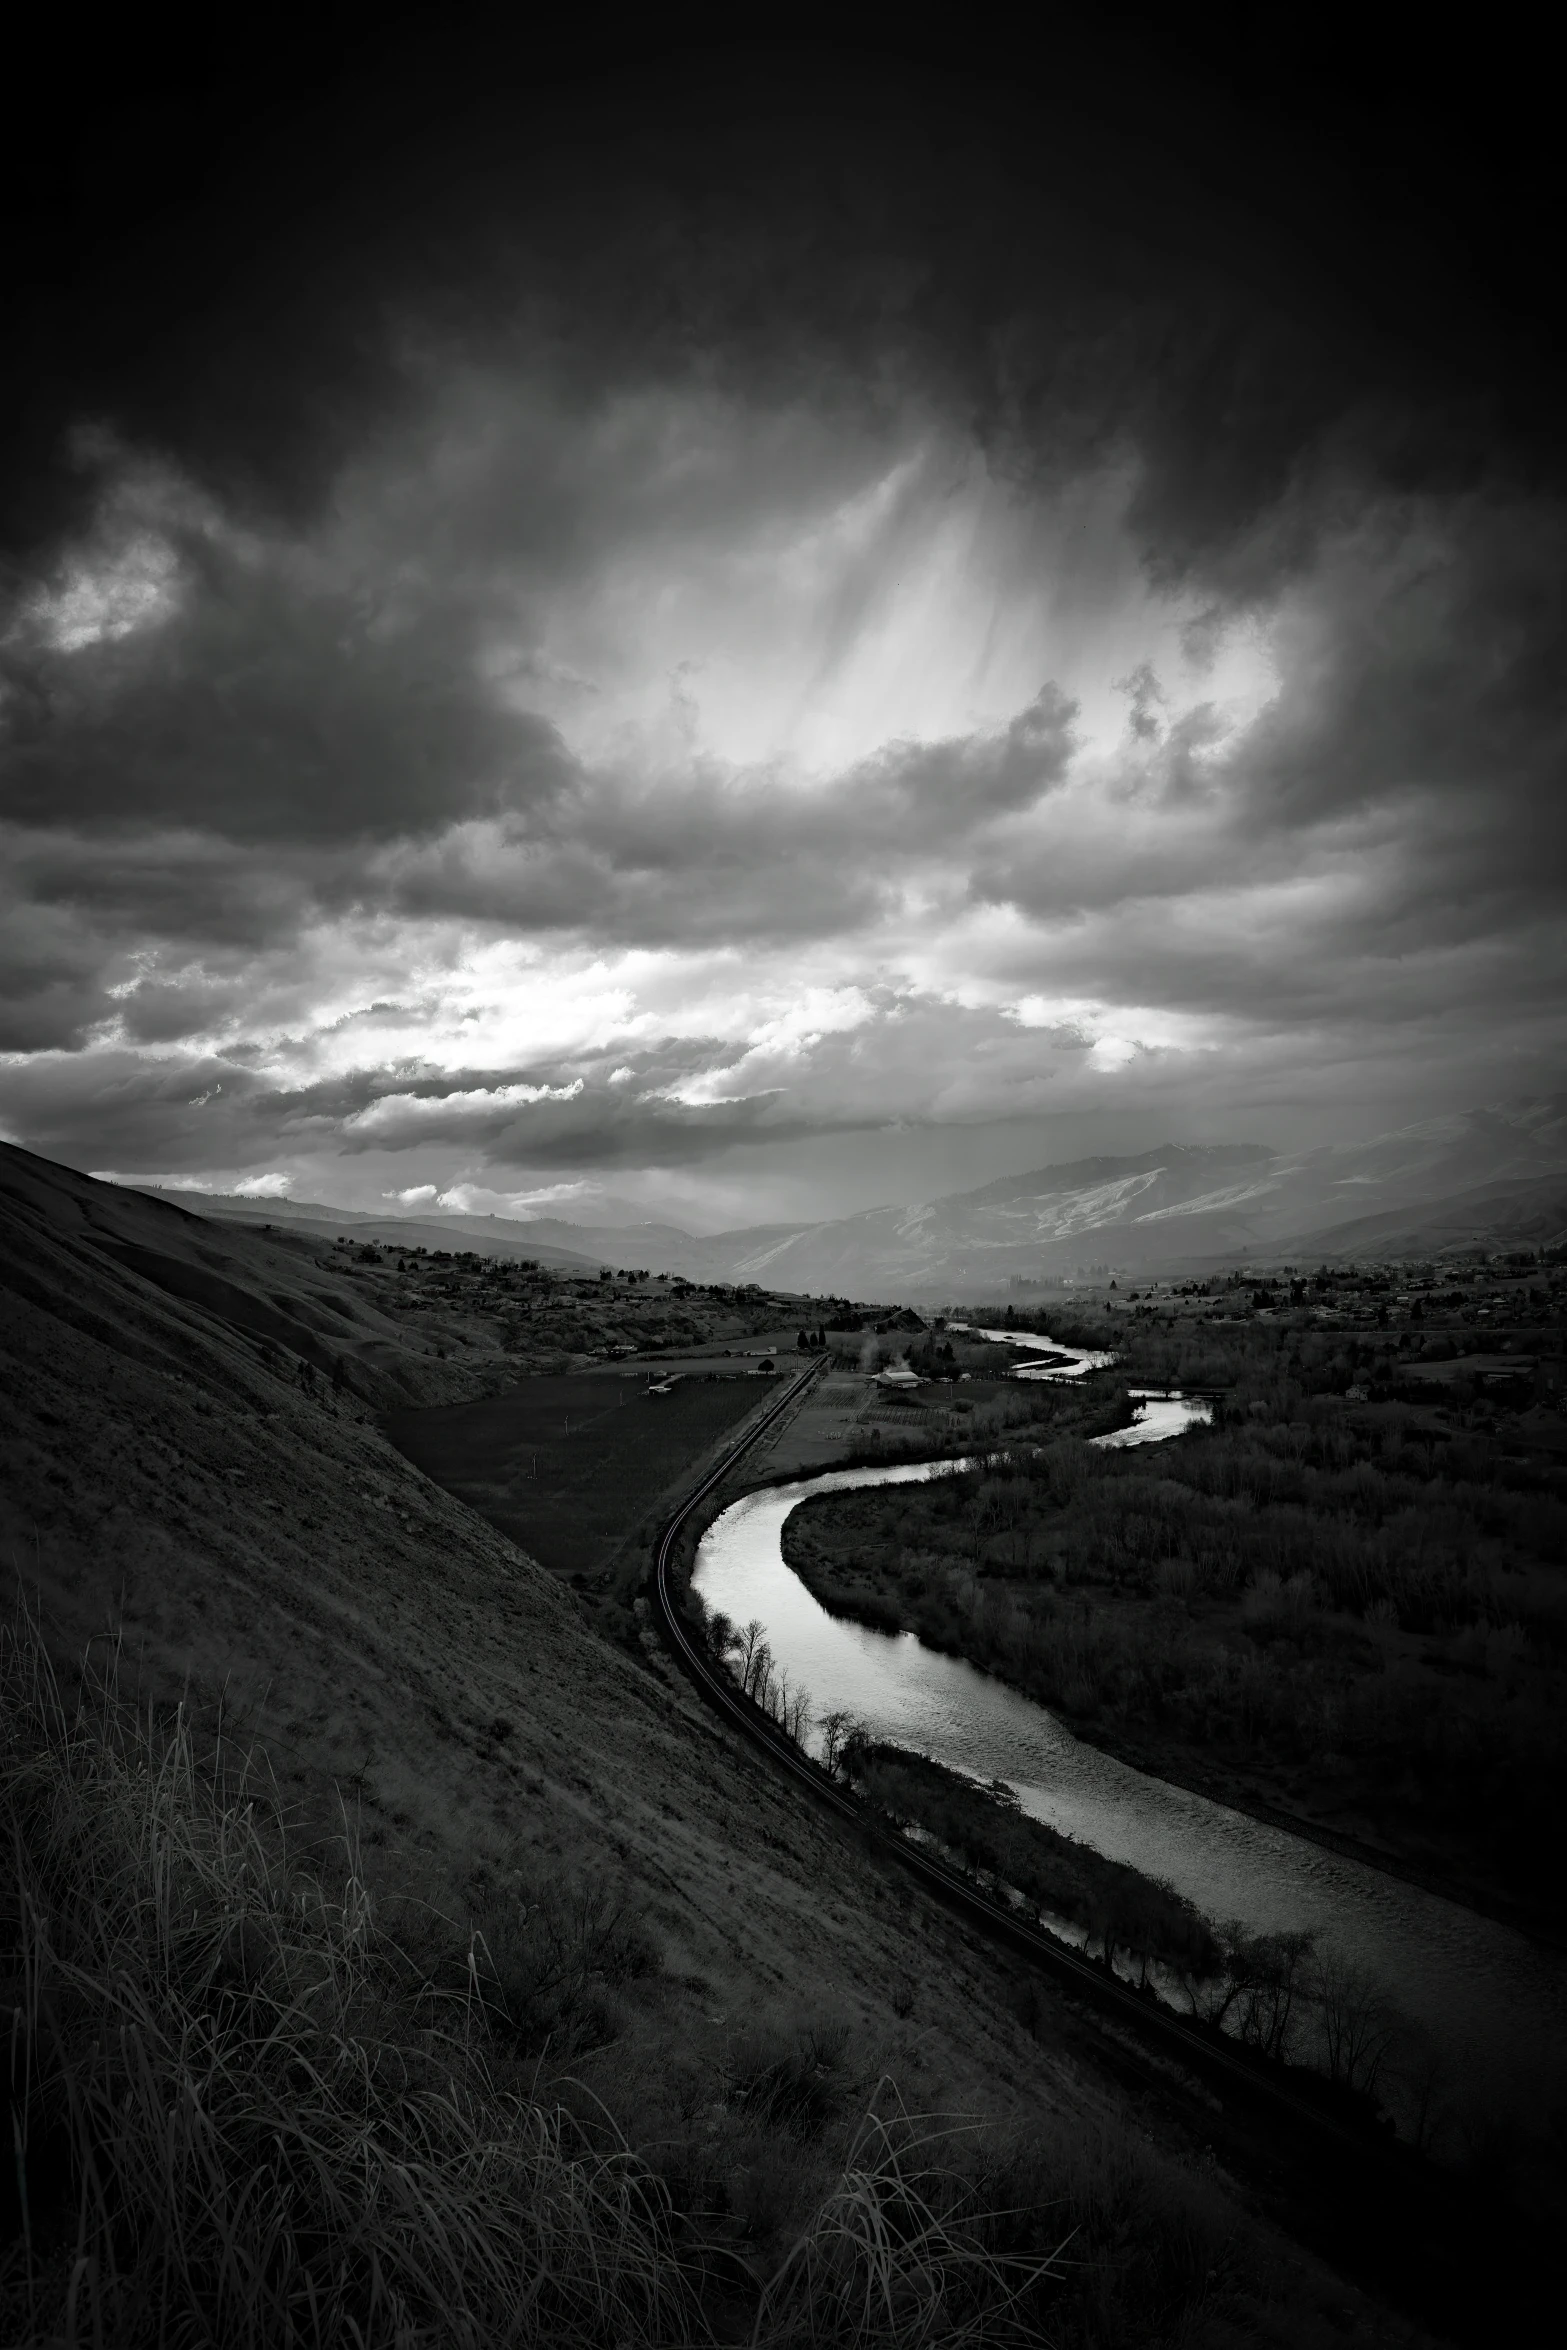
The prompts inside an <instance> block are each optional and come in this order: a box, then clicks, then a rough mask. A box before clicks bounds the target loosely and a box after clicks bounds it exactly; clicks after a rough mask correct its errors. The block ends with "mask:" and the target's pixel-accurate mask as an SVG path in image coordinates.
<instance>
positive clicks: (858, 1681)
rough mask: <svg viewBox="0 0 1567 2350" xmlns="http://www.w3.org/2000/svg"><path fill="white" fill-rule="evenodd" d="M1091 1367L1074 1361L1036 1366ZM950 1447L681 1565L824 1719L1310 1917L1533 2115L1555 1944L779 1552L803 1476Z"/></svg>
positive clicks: (1237, 1898)
mask: <svg viewBox="0 0 1567 2350" xmlns="http://www.w3.org/2000/svg"><path fill="white" fill-rule="evenodd" d="M983 1335H984V1336H986V1337H992V1336H994V1337H996V1338H1000V1339H1006V1340H1008V1341H1010V1342H1012V1343H1016V1344H1021V1345H1023V1346H1029V1345H1038V1346H1041V1347H1050V1348H1051V1349H1052V1352H1053V1353H1054V1354H1055V1355H1057V1356H1070V1357H1074V1358H1075V1357H1077V1356H1079V1355H1080V1354H1081V1352H1082V1350H1075V1349H1066V1348H1058V1347H1056V1346H1055V1344H1054V1342H1053V1341H1052V1340H1050V1339H1048V1338H1044V1337H1042V1336H1041V1335H1040V1334H1038V1333H1034V1332H1019V1331H996V1332H989V1331H986V1332H984V1333H983ZM1103 1367H1104V1361H1103V1360H1100V1361H1092V1360H1089V1359H1084V1360H1083V1361H1082V1363H1081V1367H1080V1368H1079V1366H1078V1363H1077V1361H1076V1360H1073V1361H1072V1362H1071V1363H1070V1364H1069V1366H1068V1367H1065V1368H1063V1367H1061V1366H1060V1365H1059V1364H1056V1365H1053V1366H1051V1368H1050V1374H1049V1375H1052V1376H1058V1377H1080V1376H1082V1375H1083V1372H1084V1371H1085V1370H1087V1369H1090V1368H1093V1369H1099V1368H1103ZM1024 1368H1025V1369H1026V1368H1027V1366H1024ZM1036 1375H1038V1374H1037V1373H1036ZM1206 1416H1207V1407H1206V1406H1202V1405H1194V1404H1193V1403H1192V1402H1190V1401H1189V1400H1188V1399H1185V1398H1181V1397H1176V1396H1163V1395H1160V1396H1149V1397H1146V1398H1144V1399H1143V1401H1142V1405H1141V1417H1140V1418H1139V1420H1138V1421H1137V1422H1135V1423H1134V1425H1133V1426H1132V1427H1131V1428H1126V1429H1120V1430H1117V1431H1116V1432H1115V1434H1114V1435H1113V1436H1110V1437H1100V1438H1099V1439H1097V1441H1098V1442H1099V1443H1100V1444H1127V1443H1150V1442H1156V1441H1160V1440H1163V1439H1166V1438H1168V1437H1169V1436H1172V1435H1175V1434H1177V1433H1179V1431H1180V1429H1182V1428H1185V1427H1188V1426H1190V1425H1192V1424H1193V1422H1194V1421H1196V1420H1199V1419H1201V1418H1204V1417H1206ZM963 1465H964V1464H962V1463H961V1462H951V1461H940V1462H925V1461H919V1462H906V1463H901V1464H899V1465H898V1466H896V1467H889V1468H882V1469H873V1468H857V1469H835V1470H829V1471H827V1472H826V1473H824V1474H822V1475H819V1476H815V1477H808V1478H803V1479H801V1480H800V1481H799V1482H797V1483H795V1484H792V1485H783V1486H771V1487H767V1488H764V1489H763V1490H762V1491H760V1492H757V1493H750V1494H747V1495H745V1497H744V1498H743V1499H742V1500H740V1501H737V1502H735V1503H733V1504H732V1505H731V1506H730V1507H729V1508H728V1509H726V1510H725V1511H724V1512H723V1513H722V1514H721V1515H720V1516H719V1517H718V1518H717V1519H715V1521H714V1522H713V1524H712V1525H711V1526H710V1527H709V1528H708V1530H707V1532H706V1534H705V1535H704V1536H703V1538H702V1542H701V1545H700V1548H699V1550H698V1553H697V1559H696V1566H695V1570H694V1574H693V1581H694V1583H695V1585H696V1587H697V1589H698V1591H699V1592H700V1593H701V1595H702V1598H703V1600H704V1601H705V1602H706V1603H707V1605H708V1606H709V1607H710V1608H719V1609H722V1610H723V1612H724V1614H725V1615H727V1616H728V1617H729V1618H730V1619H731V1620H732V1621H733V1622H735V1623H737V1624H744V1623H747V1622H749V1621H750V1620H751V1619H752V1618H753V1617H755V1618H759V1619H760V1621H761V1622H762V1624H763V1625H765V1627H766V1633H767V1639H768V1642H769V1644H770V1646H771V1648H772V1652H773V1655H774V1658H775V1659H776V1660H777V1662H778V1663H779V1664H780V1665H781V1666H782V1667H783V1668H784V1669H785V1670H786V1671H787V1673H788V1676H789V1679H790V1681H791V1682H792V1683H793V1684H794V1685H795V1686H796V1687H799V1686H800V1685H802V1684H803V1685H804V1687H805V1688H806V1689H808V1690H809V1692H810V1694H811V1699H812V1703H813V1706H814V1709H815V1712H816V1714H817V1716H818V1717H820V1716H822V1715H824V1714H826V1713H828V1712H830V1711H833V1710H835V1709H838V1708H842V1709H844V1710H845V1711H847V1712H849V1713H850V1714H852V1715H853V1716H854V1717H855V1718H856V1719H857V1720H858V1721H860V1722H863V1723H864V1725H865V1726H866V1728H867V1729H868V1730H869V1731H870V1732H871V1733H872V1735H873V1736H874V1737H877V1738H882V1739H887V1740H890V1741H892V1742H893V1743H895V1744H897V1745H900V1746H908V1747H912V1748H915V1749H917V1750H918V1751H919V1752H921V1753H924V1754H928V1755H930V1756H932V1757H933V1758H934V1759H935V1760H937V1761H939V1762H943V1763H946V1764H948V1765H949V1766H950V1767H952V1768H954V1769H956V1770H961V1771H966V1772H969V1773H971V1774H972V1775H973V1776H975V1777H976V1778H980V1779H984V1780H990V1779H1004V1780H1006V1781H1008V1782H1009V1783H1010V1784H1011V1785H1012V1786H1013V1787H1014V1788H1015V1789H1016V1790H1017V1795H1018V1799H1019V1802H1020V1803H1021V1805H1022V1808H1023V1809H1024V1811H1026V1812H1028V1813H1029V1814H1031V1816H1032V1817H1034V1818H1035V1819H1039V1820H1044V1821H1047V1822H1048V1823H1049V1825H1050V1826H1051V1827H1054V1828H1058V1829H1060V1830H1062V1831H1063V1832H1065V1833H1066V1834H1068V1835H1071V1836H1075V1837H1077V1838H1079V1839H1080V1840H1081V1841H1082V1842H1083V1843H1085V1844H1089V1845H1091V1846H1093V1847H1094V1849H1095V1850H1097V1851H1099V1852H1102V1853H1105V1854H1106V1855H1108V1856H1109V1857H1110V1858H1112V1859H1115V1860H1122V1861H1126V1862H1129V1863H1130V1864H1131V1866H1133V1867H1134V1868H1138V1869H1141V1870H1143V1871H1144V1872H1145V1873H1146V1874H1148V1875H1149V1876H1153V1877H1158V1878H1162V1879H1163V1880H1164V1882H1165V1883H1167V1884H1169V1885H1171V1886H1173V1887H1174V1888H1175V1889H1176V1891H1177V1892H1180V1893H1184V1894H1185V1895H1187V1896H1188V1898H1189V1899H1191V1900H1192V1901H1194V1902H1195V1903H1196V1905H1197V1906H1198V1908H1199V1909H1201V1910H1202V1911H1203V1912H1204V1914H1205V1915H1206V1916H1208V1917H1209V1918H1211V1919H1213V1920H1214V1921H1216V1922H1218V1923H1221V1924H1222V1923H1224V1922H1226V1921H1228V1920H1231V1919H1235V1920H1238V1921H1240V1922H1241V1923H1242V1924H1244V1925H1245V1926H1246V1927H1248V1928H1249V1929H1250V1930H1251V1931H1253V1932H1276V1931H1290V1930H1295V1929H1307V1930H1309V1931H1310V1932H1312V1933H1313V1934H1315V1935H1316V1937H1317V1941H1318V1945H1319V1947H1320V1948H1321V1949H1323V1950H1324V1951H1332V1952H1335V1953H1338V1954H1341V1955H1342V1956H1343V1957H1345V1958H1346V1959H1348V1960H1350V1961H1352V1962H1353V1963H1354V1964H1355V1965H1356V1966H1358V1967H1360V1968H1363V1969H1364V1970H1365V1971H1366V1972H1367V1973H1368V1974H1370V1975H1372V1976H1374V1977H1375V1978H1376V1979H1377V1980H1378V1981H1379V1982H1380V1983H1382V1984H1383V1985H1385V1986H1386V1988H1387V1990H1388V1991H1389V1993H1390V1995H1391V1996H1392V1998H1393V1999H1394V2000H1395V2002H1396V2004H1397V2006H1398V2007H1399V2009H1400V2011H1401V2012H1402V2013H1403V2014H1404V2015H1406V2016H1407V2017H1409V2018H1410V2019H1411V2021H1412V2022H1414V2023H1416V2024H1418V2025H1420V2026H1422V2027H1423V2028H1424V2029H1425V2031H1426V2032H1427V2033H1428V2034H1429V2035H1430V2037H1431V2040H1432V2042H1433V2043H1434V2044H1435V2045H1436V2047H1437V2048H1438V2049H1439V2050H1440V2052H1441V2055H1442V2059H1443V2064H1444V2069H1445V2071H1446V2073H1447V2075H1448V2078H1449V2080H1450V2082H1451V2084H1452V2087H1453V2089H1454V2091H1455V2092H1456V2093H1457V2094H1458V2095H1459V2096H1460V2098H1462V2099H1463V2100H1464V2101H1465V2102H1466V2103H1469V2104H1472V2105H1474V2106H1478V2107H1484V2108H1486V2109H1488V2110H1490V2111H1492V2112H1505V2113H1508V2114H1511V2115H1516V2116H1517V2117H1519V2118H1520V2119H1526V2120H1528V2121H1530V2122H1532V2123H1540V2122H1543V2121H1544V2120H1545V2119H1546V2118H1547V2116H1548V2114H1549V2112H1550V2109H1551V2107H1552V2106H1553V2104H1554V2103H1555V2102H1556V2100H1557V2099H1558V2098H1559V2096H1560V2093H1561V2088H1560V2085H1561V2083H1562V2082H1563V2081H1564V2080H1567V1968H1564V1966H1563V1963H1562V1961H1561V1960H1560V1959H1559V1958H1558V1957H1557V1956H1555V1955H1554V1954H1552V1953H1551V1952H1549V1951H1547V1950H1545V1949H1543V1948H1541V1947H1540V1946H1539V1945H1537V1944H1536V1943H1534V1942H1532V1941H1530V1940H1529V1939H1528V1938H1527V1937H1526V1936H1524V1935H1522V1934H1518V1933H1516V1932H1514V1931H1513V1930H1512V1929H1511V1928H1509V1927H1507V1926H1504V1925H1500V1924H1498V1923H1497V1922H1495V1921H1494V1920H1493V1919H1490V1918H1485V1917H1481V1916H1479V1915H1478V1914H1477V1913H1476V1912H1474V1911H1472V1910H1468V1909H1465V1908H1463V1907H1462V1906H1461V1905H1460V1904H1458V1903H1456V1902H1451V1901H1446V1900H1444V1899H1443V1898H1442V1897H1441V1896H1440V1895H1439V1894H1435V1893H1428V1892H1425V1891H1423V1890H1422V1889H1421V1888H1420V1887H1419V1886H1415V1885H1409V1884H1405V1883H1404V1882H1403V1881H1402V1880H1401V1879H1399V1878H1397V1877H1391V1876H1387V1875H1384V1874H1383V1872H1382V1871H1381V1870H1379V1869H1375V1868H1372V1867H1368V1866H1366V1865H1365V1864H1363V1863H1361V1862H1359V1861H1355V1860H1350V1859H1346V1858H1344V1857H1342V1856H1341V1855H1339V1854H1338V1853H1335V1852H1330V1851H1327V1850H1325V1849H1324V1848H1323V1847H1322V1846H1320V1845H1317V1844H1314V1843H1311V1842H1310V1841H1308V1840H1307V1839H1306V1838H1304V1837H1299V1836H1292V1835H1290V1834H1289V1833H1288V1832H1287V1831H1285V1830H1283V1829H1280V1828H1276V1827H1272V1826H1269V1825H1267V1824H1265V1823H1264V1822H1262V1821H1259V1820H1253V1819H1251V1818H1249V1817H1247V1815H1246V1814H1245V1813H1243V1812H1237V1811H1232V1810H1231V1809H1229V1807H1228V1806H1227V1805H1224V1804H1219V1803H1213V1802H1210V1801H1209V1800H1208V1799H1207V1798H1206V1797H1204V1796H1201V1795H1194V1794H1191V1793H1189V1792H1188V1791H1187V1790H1186V1789H1184V1788H1181V1787H1176V1786H1172V1785H1171V1784H1170V1783H1169V1782H1168V1781H1166V1780H1163V1779H1156V1778H1153V1777H1151V1776H1149V1775H1148V1774H1147V1773H1145V1772H1141V1771H1136V1770H1133V1769H1132V1768H1131V1767H1130V1765H1128V1764H1126V1763H1122V1762H1118V1761H1117V1760H1116V1759H1115V1758H1114V1757H1113V1756H1112V1755H1108V1754H1105V1753H1103V1752H1101V1750H1100V1749H1099V1748H1097V1747H1094V1746H1089V1745H1087V1744H1085V1743H1084V1742H1083V1741H1082V1740H1081V1739H1078V1738H1076V1737H1074V1736H1073V1735H1072V1733H1071V1731H1070V1730H1068V1729H1067V1728H1066V1727H1065V1726H1064V1725H1063V1724H1062V1723H1061V1722H1059V1721H1057V1720H1056V1718H1055V1716H1054V1715H1053V1714H1051V1713H1050V1712H1048V1711H1047V1709H1046V1708H1045V1707H1043V1706H1040V1705H1036V1704H1034V1702H1033V1701H1032V1700H1031V1699H1029V1698H1026V1697H1024V1696H1022V1695H1021V1694H1020V1693H1019V1692H1017V1691H1016V1690H1012V1689H1009V1688H1008V1687H1007V1686H1006V1685H1005V1683H1003V1682H1001V1681H997V1680H994V1679H992V1677H991V1676H990V1675H989V1674H987V1673H983V1672H981V1671H979V1670H978V1668H977V1667H975V1666H973V1665H970V1664H967V1663H965V1662H964V1661H963V1659H962V1658H960V1657H951V1656H943V1655H940V1654H939V1653H937V1652H936V1651H935V1650H933V1649H928V1648H926V1647H925V1645H924V1643H923V1642H922V1641H921V1640H920V1639H918V1637H917V1636H916V1635H915V1634H914V1633H912V1632H904V1633H897V1634H887V1633H883V1632H876V1631H872V1630H871V1629H870V1628H869V1627H868V1626H865V1625H861V1624H854V1623H850V1622H847V1621H845V1620H843V1619H840V1618H838V1617H835V1616H832V1615H829V1614H828V1612H827V1610H826V1609H825V1608H824V1607H822V1606H821V1605H820V1604H819V1603H818V1601H816V1600H815V1599H814V1598H813V1597H812V1596H811V1594H810V1592H808V1591H807V1590H806V1588H805V1586H804V1584H803V1583H802V1582H801V1581H800V1580H799V1578H798V1576H796V1575H795V1574H794V1573H793V1572H792V1571H791V1569H790V1568H789V1567H788V1566H786V1565H785V1563H784V1558H783V1553H782V1548H781V1536H782V1532H783V1525H784V1520H785V1519H786V1518H787V1517H788V1516H789V1514H790V1512H791V1511H793V1510H795V1509H797V1508H798V1507H799V1506H800V1504H801V1502H803V1501H808V1500H809V1499H810V1498H811V1497H812V1496H813V1495H814V1494H819V1493H848V1492H853V1491H855V1490H857V1489H858V1488H861V1487H865V1486H873V1485H899V1484H908V1483H914V1482H918V1481H921V1480H923V1479H926V1478H929V1477H933V1476H943V1475H949V1474H951V1473H952V1471H953V1470H954V1469H955V1468H960V1467H962V1466H963Z"/></svg>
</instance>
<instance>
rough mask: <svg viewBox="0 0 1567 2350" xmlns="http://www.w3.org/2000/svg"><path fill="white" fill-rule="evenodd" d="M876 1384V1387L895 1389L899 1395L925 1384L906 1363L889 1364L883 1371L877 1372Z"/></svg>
mask: <svg viewBox="0 0 1567 2350" xmlns="http://www.w3.org/2000/svg"><path fill="white" fill-rule="evenodd" d="M876 1384H877V1386H878V1387H893V1388H896V1389H897V1390H898V1391H899V1393H900V1394H901V1393H907V1391H908V1390H909V1389H910V1388H912V1387H923V1386H924V1384H925V1382H924V1380H923V1379H921V1378H920V1376H919V1374H918V1372H917V1371H911V1370H910V1369H909V1366H908V1364H907V1363H889V1364H888V1365H887V1368H886V1370H885V1371H878V1372H877V1374H876Z"/></svg>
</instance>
